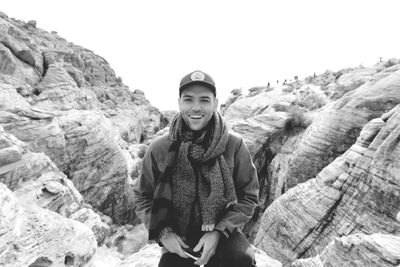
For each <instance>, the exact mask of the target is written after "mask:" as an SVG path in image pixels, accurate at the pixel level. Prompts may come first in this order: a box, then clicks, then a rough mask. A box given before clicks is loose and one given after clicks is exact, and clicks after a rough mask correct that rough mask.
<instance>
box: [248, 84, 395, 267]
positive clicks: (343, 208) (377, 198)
mask: <svg viewBox="0 0 400 267" xmlns="http://www.w3.org/2000/svg"><path fill="white" fill-rule="evenodd" d="M392 78H393V77H392ZM389 91H390V90H389ZM399 141H400V106H397V107H396V108H394V109H392V110H391V111H390V112H388V113H386V114H384V115H382V116H381V117H380V118H377V119H374V120H372V121H370V122H369V123H368V124H367V125H366V126H365V127H364V128H363V130H362V131H361V133H360V135H359V137H358V139H357V142H356V143H355V144H354V145H353V146H352V147H351V148H350V149H348V150H347V151H346V152H345V153H344V154H343V155H342V156H340V157H338V158H337V159H335V160H334V161H333V162H332V163H331V164H330V165H328V166H327V167H326V168H324V169H323V170H322V171H321V172H320V173H319V174H318V176H317V177H316V178H314V179H310V180H308V181H307V182H305V183H301V184H298V185H297V186H296V187H294V188H292V189H290V190H289V191H288V192H286V193H285V194H283V195H282V196H281V197H279V198H278V199H276V200H275V201H274V202H273V203H272V204H271V205H270V206H269V207H268V208H267V209H266V211H265V213H264V216H263V218H262V219H261V225H260V229H259V232H258V233H257V236H256V239H255V244H256V245H257V246H258V247H259V248H261V249H263V250H264V251H266V252H267V254H269V255H271V256H272V257H274V258H277V259H279V260H281V261H282V262H283V263H288V262H292V261H294V260H295V259H297V258H306V257H313V256H316V255H317V254H318V253H320V251H321V249H322V248H324V247H326V246H327V245H328V244H329V243H330V242H331V241H332V240H333V238H335V237H341V236H347V235H350V234H356V233H363V234H367V235H371V234H374V233H382V234H385V233H386V234H392V235H393V234H394V235H400V222H399V221H398V220H397V219H396V217H397V216H398V213H399V211H400V194H399V192H400V176H399V174H400V165H399V160H398V159H399V158H400V142H399ZM388 249H389V248H388ZM350 254H351V253H350ZM349 257H350V255H349ZM360 260H362V259H360ZM388 266H390V265H388Z"/></svg>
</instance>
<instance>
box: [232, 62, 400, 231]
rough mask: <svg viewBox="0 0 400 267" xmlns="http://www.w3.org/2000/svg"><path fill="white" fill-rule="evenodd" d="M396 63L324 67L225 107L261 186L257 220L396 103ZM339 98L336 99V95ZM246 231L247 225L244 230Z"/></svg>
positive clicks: (399, 99)
mask: <svg viewBox="0 0 400 267" xmlns="http://www.w3.org/2000/svg"><path fill="white" fill-rule="evenodd" d="M399 68H400V64H398V62H397V61H393V64H389V65H387V64H378V65H376V66H373V67H371V68H360V69H347V70H343V71H341V72H337V73H332V72H326V73H324V74H322V75H320V76H316V77H309V78H306V79H305V80H304V81H296V82H293V83H286V84H285V85H279V86H276V87H275V88H269V89H268V90H264V91H260V92H258V93H257V94H255V95H254V94H251V95H249V96H248V97H240V98H238V99H237V100H236V101H235V102H233V103H232V104H231V105H230V107H229V108H228V109H227V110H226V112H225V115H226V118H227V119H228V122H229V124H230V126H231V128H232V129H233V130H234V131H236V132H239V133H240V134H241V135H242V136H243V137H244V139H245V141H246V143H247V145H248V146H249V148H250V151H251V153H252V155H253V159H254V163H255V165H256V167H257V170H258V176H259V181H260V185H261V188H262V191H261V192H260V200H261V204H260V207H259V209H258V210H259V212H260V213H259V214H256V215H255V217H254V218H253V221H252V223H251V225H250V226H249V227H247V228H248V229H251V228H253V229H251V230H249V231H250V232H249V233H248V236H249V237H250V238H251V237H254V235H255V234H256V232H257V219H258V218H260V216H261V214H262V212H263V211H264V210H265V208H267V207H268V206H269V205H270V204H271V203H272V202H273V201H274V200H275V199H276V198H278V197H279V196H280V195H282V194H283V193H285V192H286V191H287V190H288V189H290V188H292V187H293V186H295V185H297V184H298V183H301V182H305V181H307V180H308V179H310V178H312V177H315V176H316V175H317V174H318V173H319V172H320V171H321V170H322V169H323V168H324V167H325V166H327V165H328V164H329V163H331V162H332V161H333V160H334V159H335V158H336V157H338V156H340V155H341V154H343V153H344V152H345V151H346V150H347V149H348V148H349V147H350V146H351V145H352V144H353V143H354V142H355V140H356V138H357V136H358V134H359V133H360V131H361V129H362V127H363V126H364V125H365V124H366V123H367V122H368V121H369V120H371V119H373V118H377V117H379V116H381V115H382V114H383V113H385V112H387V111H388V110H390V109H391V108H393V107H394V106H396V105H397V104H398V103H400V72H399ZM337 98H338V99H337ZM246 231H247V230H246Z"/></svg>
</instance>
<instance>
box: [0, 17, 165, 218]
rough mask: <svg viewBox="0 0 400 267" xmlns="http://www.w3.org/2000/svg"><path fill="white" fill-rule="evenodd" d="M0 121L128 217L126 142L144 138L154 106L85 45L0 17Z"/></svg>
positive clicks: (98, 203) (110, 209)
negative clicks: (131, 88)
mask: <svg viewBox="0 0 400 267" xmlns="http://www.w3.org/2000/svg"><path fill="white" fill-rule="evenodd" d="M0 62H1V63H0V123H1V125H2V126H3V128H4V130H5V131H6V132H7V133H10V134H13V135H14V136H15V137H16V138H18V139H19V140H21V141H23V142H25V143H26V144H27V145H28V148H29V150H30V151H32V152H37V153H40V152H41V153H44V154H46V155H47V156H48V157H49V158H50V159H51V161H53V162H54V163H55V164H56V166H57V167H58V169H59V170H61V171H62V172H63V173H64V174H65V175H66V176H67V177H68V178H69V179H70V180H71V181H72V182H73V183H74V185H75V187H76V188H77V189H78V191H79V192H80V193H82V195H83V196H84V199H85V201H86V202H88V203H90V204H91V205H92V206H93V207H95V208H97V209H99V210H101V211H102V212H104V213H105V214H107V215H109V216H111V217H112V218H113V220H114V221H115V222H117V223H124V222H130V223H133V222H134V220H135V215H134V214H133V211H132V208H131V207H130V206H129V205H128V202H127V201H128V200H127V199H128V197H129V196H127V195H126V194H125V193H126V192H130V191H129V188H127V187H126V185H128V184H129V181H130V180H131V179H132V177H130V175H131V169H132V162H133V159H132V157H131V156H130V154H129V152H128V151H127V149H128V147H129V145H130V144H137V143H142V142H147V140H148V139H149V138H151V136H152V135H153V134H154V133H156V132H157V131H158V130H159V129H160V127H162V125H161V114H160V112H159V111H158V110H157V109H156V108H154V107H152V106H151V105H150V104H149V102H148V101H147V100H146V99H145V97H144V95H143V92H140V91H139V90H136V91H135V92H132V91H130V90H129V88H127V87H126V86H125V85H124V84H123V83H122V81H121V78H119V77H117V76H116V75H115V73H114V71H113V70H112V69H111V67H110V66H109V64H108V63H107V61H106V60H104V59H103V58H101V57H99V56H97V55H95V54H94V53H93V52H92V51H90V50H88V49H85V48H82V47H80V46H77V45H74V44H72V43H70V42H67V41H66V40H65V39H63V38H61V37H59V36H58V35H57V34H55V33H48V32H46V31H43V30H41V29H39V28H37V27H36V24H35V25H33V23H24V22H22V21H18V20H14V19H10V18H8V17H7V16H2V17H1V18H0Z"/></svg>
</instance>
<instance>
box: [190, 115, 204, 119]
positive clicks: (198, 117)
mask: <svg viewBox="0 0 400 267" xmlns="http://www.w3.org/2000/svg"><path fill="white" fill-rule="evenodd" d="M189 117H190V118H192V119H200V118H202V117H203V116H200V115H189Z"/></svg>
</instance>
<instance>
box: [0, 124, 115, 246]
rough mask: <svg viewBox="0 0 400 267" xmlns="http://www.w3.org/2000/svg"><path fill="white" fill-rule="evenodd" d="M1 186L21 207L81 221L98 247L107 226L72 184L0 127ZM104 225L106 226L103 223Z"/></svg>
mask: <svg viewBox="0 0 400 267" xmlns="http://www.w3.org/2000/svg"><path fill="white" fill-rule="evenodd" d="M0 162H1V164H0V182H1V183H3V184H4V185H6V186H7V187H8V188H9V189H10V190H12V191H13V194H14V196H15V197H17V198H18V201H19V202H20V203H22V204H23V205H35V206H36V207H40V208H44V209H48V210H51V211H54V212H57V213H58V214H60V215H62V216H64V217H67V218H71V219H75V220H77V221H80V222H82V223H84V224H86V225H87V226H89V228H90V229H91V230H92V231H93V232H94V233H95V236H96V239H97V241H98V243H99V244H101V243H102V241H103V240H104V238H105V236H106V235H107V234H108V232H109V226H108V224H110V222H108V221H107V218H106V217H104V216H103V217H101V216H100V215H99V214H97V213H95V212H94V211H93V210H92V209H91V207H90V206H89V205H87V204H86V203H85V202H83V198H82V195H81V194H80V193H79V192H78V190H77V189H76V188H75V186H74V184H73V183H72V181H71V180H69V179H68V178H67V177H66V176H65V174H64V173H62V172H61V171H60V170H59V169H58V168H57V166H56V165H55V164H54V163H53V162H52V161H51V160H50V159H49V157H47V156H46V155H45V154H43V153H33V152H31V151H29V150H28V146H27V145H26V144H25V143H23V142H21V141H20V140H18V139H17V138H15V137H14V136H13V135H10V134H7V133H5V132H4V130H3V128H2V127H1V126H0ZM105 222H107V223H108V224H107V223H105Z"/></svg>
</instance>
